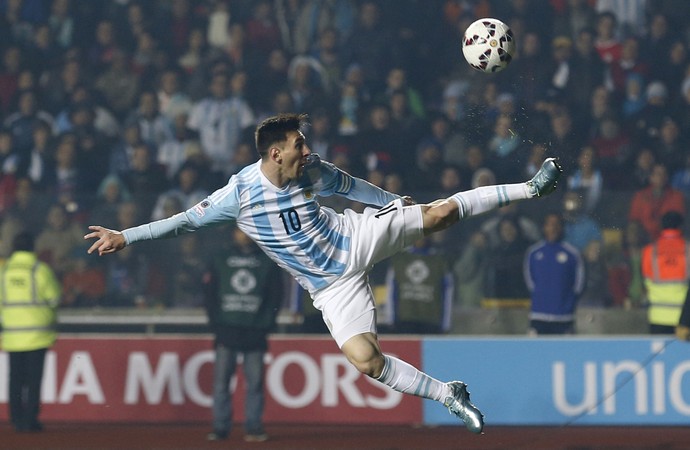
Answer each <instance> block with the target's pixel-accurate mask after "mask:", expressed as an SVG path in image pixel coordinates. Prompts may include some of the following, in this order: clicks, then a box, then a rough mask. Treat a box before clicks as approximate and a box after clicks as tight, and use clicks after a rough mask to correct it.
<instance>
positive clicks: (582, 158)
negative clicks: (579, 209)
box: [567, 146, 604, 214]
mask: <svg viewBox="0 0 690 450" xmlns="http://www.w3.org/2000/svg"><path fill="white" fill-rule="evenodd" d="M567 183H568V190H571V191H579V192H581V193H582V195H583V196H584V210H585V212H587V213H588V214H591V213H592V212H594V210H595V208H596V207H597V205H598V204H599V199H600V198H601V192H602V189H603V186H604V178H603V176H602V174H601V171H600V170H599V168H598V166H597V155H596V152H595V150H594V148H593V147H591V146H585V147H582V149H581V150H580V154H579V156H578V158H577V168H576V169H575V171H574V172H573V173H572V174H571V175H568V178H567Z"/></svg>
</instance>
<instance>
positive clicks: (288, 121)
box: [254, 113, 309, 159]
mask: <svg viewBox="0 0 690 450" xmlns="http://www.w3.org/2000/svg"><path fill="white" fill-rule="evenodd" d="M308 119H309V116H308V115H307V114H295V113H288V114H278V115H277V116H273V117H269V118H268V119H266V120H264V121H263V122H261V123H260V124H259V126H258V127H256V132H255V133H254V140H255V142H256V151H257V152H259V155H260V156H261V158H262V159H263V158H265V157H266V155H267V154H268V149H270V148H271V146H272V145H273V144H275V143H277V142H284V141H285V140H287V134H288V133H290V132H292V131H300V130H302V129H303V128H304V127H306V126H307V125H308V124H309V122H308Z"/></svg>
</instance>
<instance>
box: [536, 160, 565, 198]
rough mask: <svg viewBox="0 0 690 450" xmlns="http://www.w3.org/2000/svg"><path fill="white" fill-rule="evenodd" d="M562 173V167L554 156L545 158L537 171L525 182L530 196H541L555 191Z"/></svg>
mask: <svg viewBox="0 0 690 450" xmlns="http://www.w3.org/2000/svg"><path fill="white" fill-rule="evenodd" d="M562 173H563V168H562V167H561V165H560V164H558V161H557V160H556V158H546V160H544V163H543V164H542V165H541V168H540V169H539V171H538V172H537V173H536V174H535V175H534V177H532V179H531V180H529V181H528V182H527V187H528V188H529V192H530V194H532V197H542V196H544V195H549V194H550V193H552V192H553V191H555V190H556V184H557V182H558V179H559V178H560V177H561V174H562Z"/></svg>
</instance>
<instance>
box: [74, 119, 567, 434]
mask: <svg viewBox="0 0 690 450" xmlns="http://www.w3.org/2000/svg"><path fill="white" fill-rule="evenodd" d="M307 120H308V117H307V116H306V115H304V114H302V115H299V114H282V115H278V116H275V117H270V118H268V119H266V120H264V121H263V122H261V123H260V124H259V126H258V127H257V129H256V132H255V141H256V148H257V150H258V152H259V155H260V157H261V159H260V160H259V161H257V162H256V163H254V164H252V165H250V166H248V167H246V168H244V169H242V170H241V171H240V172H239V173H237V174H235V175H233V176H232V177H231V178H230V180H229V182H228V184H227V185H226V186H225V187H222V188H220V189H219V190H217V191H216V192H214V193H213V194H211V195H210V196H209V197H208V198H206V199H205V200H204V201H202V202H201V203H199V204H198V205H196V206H194V207H192V208H190V209H189V210H187V211H185V212H182V213H179V214H176V215H174V216H172V217H169V218H167V219H163V220H159V221H156V222H151V223H148V224H144V225H140V226H137V227H133V228H129V229H126V230H124V231H115V230H110V229H107V228H103V227H101V226H89V230H90V233H88V234H86V236H84V238H85V239H95V242H94V243H93V244H92V245H91V247H90V248H89V250H88V252H89V253H92V252H94V251H97V252H98V254H99V255H105V254H109V253H113V252H116V251H118V250H121V249H123V248H124V247H125V246H126V245H130V244H133V243H135V242H138V241H143V240H151V239H159V238H165V237H172V236H177V235H179V234H182V233H187V232H192V231H194V230H197V229H199V228H201V227H205V226H209V225H213V224H219V223H224V222H227V221H236V223H237V226H238V227H239V228H240V229H241V230H242V231H244V232H245V233H246V234H248V235H249V236H250V237H251V238H252V239H253V240H254V241H256V243H257V244H258V245H259V247H261V249H262V250H263V251H264V252H266V254H268V256H270V257H271V258H272V259H273V260H274V261H275V262H276V263H277V264H278V265H279V266H280V267H282V268H283V269H285V270H287V271H288V272H289V273H290V274H291V275H292V276H293V277H294V278H295V279H296V280H297V282H299V283H300V284H301V285H302V287H304V288H305V289H306V290H307V291H309V293H310V295H311V297H312V299H313V300H314V306H316V308H318V309H319V310H320V311H321V312H322V314H323V319H324V321H325V323H326V325H327V326H328V329H329V330H330V332H331V335H332V336H333V338H334V339H335V341H336V343H337V344H338V346H339V347H340V349H341V350H342V352H343V353H344V354H345V356H346V357H347V358H348V360H349V361H350V362H351V363H352V364H353V365H354V366H355V367H356V368H357V369H358V370H359V371H360V372H361V373H363V374H366V375H368V376H370V377H372V378H374V379H376V380H378V381H380V382H381V383H383V384H385V385H387V386H390V387H391V388H393V389H394V390H396V391H399V392H403V393H407V394H412V395H417V396H420V397H424V398H429V399H433V400H436V401H439V402H442V403H443V405H444V406H446V407H447V408H448V410H449V411H450V412H451V413H452V414H454V415H456V416H457V417H458V418H460V419H461V420H462V421H463V422H464V423H465V426H466V427H467V428H468V429H469V430H470V431H472V432H474V433H481V432H482V429H483V427H484V417H483V415H482V413H481V412H480V411H479V409H477V408H476V407H475V406H474V405H473V404H472V403H471V401H470V396H469V393H468V392H467V385H466V384H465V383H463V382H461V381H451V382H447V383H444V382H441V381H438V380H436V379H434V378H432V377H431V376H429V375H427V374H425V373H423V372H421V371H419V370H418V369H416V368H415V367H413V366H411V365H410V364H408V363H406V362H404V361H402V360H400V359H398V358H396V357H394V356H391V355H385V354H383V353H382V351H381V348H380V346H379V341H378V337H377V334H376V318H375V305H374V299H373V294H372V292H371V289H370V288H369V285H368V282H367V271H368V269H369V268H370V267H371V266H372V265H373V264H375V263H376V262H378V261H381V260H382V259H384V258H387V257H389V256H391V255H393V254H394V253H396V252H399V251H401V250H402V249H404V248H406V247H408V246H410V245H412V244H413V243H414V242H415V241H417V240H418V239H419V238H421V237H422V236H425V235H427V234H429V233H433V232H436V231H439V230H442V229H445V228H447V227H449V226H450V225H452V224H454V223H456V222H458V221H459V220H460V219H463V218H466V217H470V216H473V215H477V214H481V213H484V212H487V211H489V210H492V209H495V208H498V207H499V206H503V205H506V204H508V203H510V202H512V201H517V200H522V199H528V198H533V197H539V196H543V195H546V194H549V193H551V192H552V191H553V190H554V189H555V187H556V182H557V180H558V178H559V177H560V175H561V172H562V169H561V167H560V166H559V165H558V164H557V162H556V161H555V159H553V158H549V159H547V160H546V161H544V163H543V165H542V167H541V169H540V170H539V172H537V174H536V175H535V176H534V177H533V178H532V179H531V180H530V181H527V182H525V183H517V184H506V185H497V186H487V187H480V188H477V189H473V190H470V191H466V192H458V193H457V194H454V195H452V196H451V197H449V198H446V199H439V200H436V201H434V202H432V203H430V204H420V205H417V204H414V202H413V201H412V199H410V198H409V197H399V196H398V195H395V194H392V193H390V192H387V191H385V190H383V189H380V188H378V187H376V186H374V185H372V184H370V183H367V182H366V181H364V180H362V179H359V178H355V177H353V176H351V175H349V174H347V173H345V172H343V171H341V170H340V169H338V168H337V167H336V166H334V165H333V164H330V163H328V162H326V161H321V160H320V158H319V157H318V155H316V154H312V153H311V150H310V149H309V146H308V145H307V143H306V141H305V137H304V134H303V133H302V130H303V128H304V127H305V126H306V125H307ZM333 194H336V195H342V196H345V197H347V198H348V199H351V200H356V201H359V202H362V203H365V204H368V205H373V206H376V208H366V209H365V211H364V212H362V213H356V212H354V211H352V210H349V209H346V210H345V211H344V212H343V213H342V214H338V213H336V212H335V211H333V210H332V209H330V208H326V207H321V206H320V205H319V203H318V201H317V195H318V196H329V195H333Z"/></svg>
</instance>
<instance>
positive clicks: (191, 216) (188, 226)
mask: <svg viewBox="0 0 690 450" xmlns="http://www.w3.org/2000/svg"><path fill="white" fill-rule="evenodd" d="M235 186H236V184H235V183H234V180H232V179H231V180H230V182H229V183H228V185H227V186H225V187H223V188H221V189H219V190H217V191H216V192H214V193H213V194H211V195H209V196H208V197H207V198H206V199H204V200H203V201H201V202H199V203H197V204H196V205H194V206H192V207H191V208H189V209H188V210H187V211H184V212H181V213H179V214H175V215H174V216H171V217H168V218H167V219H162V220H157V221H155V222H150V223H147V224H144V225H139V226H138V227H133V228H128V229H126V230H124V231H123V232H122V234H123V235H124V237H125V242H126V243H127V245H129V244H132V243H134V242H137V241H150V240H154V239H161V238H169V237H174V236H179V235H181V234H186V233H191V232H194V231H196V230H198V229H199V228H202V227H206V226H212V225H218V224H221V223H225V222H229V221H232V220H235V219H236V218H237V216H238V215H239V208H240V202H239V193H238V191H237V189H236V188H235Z"/></svg>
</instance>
